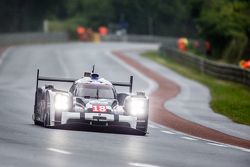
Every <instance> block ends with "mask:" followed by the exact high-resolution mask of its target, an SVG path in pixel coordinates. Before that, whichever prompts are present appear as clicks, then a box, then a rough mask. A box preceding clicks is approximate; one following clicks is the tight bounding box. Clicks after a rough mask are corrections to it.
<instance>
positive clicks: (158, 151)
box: [0, 43, 250, 167]
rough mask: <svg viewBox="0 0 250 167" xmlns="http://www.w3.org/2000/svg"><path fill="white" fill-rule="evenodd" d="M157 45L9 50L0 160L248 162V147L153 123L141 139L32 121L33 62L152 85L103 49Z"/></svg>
mask: <svg viewBox="0 0 250 167" xmlns="http://www.w3.org/2000/svg"><path fill="white" fill-rule="evenodd" d="M156 47H157V46H156V45H146V44H127V43H101V44H88V43H65V44H49V45H30V46H28V45H27V46H18V47H13V48H10V49H8V50H7V52H5V54H6V55H5V56H4V60H3V62H2V64H1V66H0V106H1V107H0V166H3V167H8V166H23V167H27V166H36V167H39V166H51V167H52V166H53V167H56V166H60V167H64V166H104V167H105V166H107V167H108V166H109V167H110V166H116V167H117V166H121V167H122V166H145V167H168V166H170V167H181V166H190V167H195V166H197V167H200V166H203V167H206V166H207V167H211V166H213V167H217V166H218V167H223V166H225V167H235V166H237V167H241V166H242V167H243V166H246V167H247V166H249V164H250V158H249V157H250V153H249V150H244V149H239V148H235V147H231V146H228V145H224V144H220V143H215V142H211V141H206V140H202V139H197V138H195V137H192V136H188V135H185V134H182V133H179V132H176V131H174V130H172V129H169V128H166V127H162V126H160V125H158V124H155V123H153V122H150V126H149V134H148V135H147V136H145V137H144V136H136V135H128V134H116V133H100V132H88V131H72V130H56V129H45V128H42V127H39V126H34V125H33V122H32V119H31V115H32V112H33V105H34V91H35V77H36V69H37V68H39V69H40V72H41V75H46V76H56V77H66V78H67V77H69V78H78V77H81V75H82V74H83V72H84V71H90V70H91V66H92V65H93V64H95V65H96V72H98V73H100V75H101V76H104V77H105V78H107V79H110V80H112V81H127V80H128V79H129V75H134V76H135V81H134V83H135V85H134V91H140V90H144V89H148V88H149V87H150V85H149V83H148V81H147V79H146V78H145V77H142V76H141V75H139V74H138V73H137V72H134V71H133V70H131V69H130V68H128V67H127V66H124V64H121V63H120V62H119V61H117V60H116V59H115V58H112V56H111V55H110V54H108V52H110V51H112V50H119V49H140V48H148V49H150V48H156ZM58 86H59V87H64V85H58ZM65 87H67V86H65ZM121 91H124V89H123V90H121Z"/></svg>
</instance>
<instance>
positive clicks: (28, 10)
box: [0, 0, 250, 62]
mask: <svg viewBox="0 0 250 167" xmlns="http://www.w3.org/2000/svg"><path fill="white" fill-rule="evenodd" d="M249 9H250V2H249V0H206V1H204V0H174V1H173V0H53V1H51V0H42V1H37V0H1V1H0V21H1V26H0V33H4V32H25V31H41V30H42V24H43V21H44V20H45V19H48V20H49V23H50V30H51V31H74V30H75V28H76V26H78V25H82V26H85V27H91V28H92V29H94V30H97V28H98V27H99V26H100V25H105V26H108V27H110V30H111V32H112V31H115V30H117V29H120V28H125V29H127V32H128V33H130V34H149V35H163V36H174V37H181V36H185V37H192V38H203V39H204V40H209V41H210V42H211V44H212V47H213V54H212V57H211V58H214V59H223V60H226V61H228V62H237V61H238V60H240V59H242V58H247V57H249V55H250V51H249V49H248V48H250V47H249V43H250V42H249V37H250V35H249V34H250V19H249V18H250V17H249V16H250V10H249Z"/></svg>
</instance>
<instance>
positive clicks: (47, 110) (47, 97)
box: [43, 93, 50, 128]
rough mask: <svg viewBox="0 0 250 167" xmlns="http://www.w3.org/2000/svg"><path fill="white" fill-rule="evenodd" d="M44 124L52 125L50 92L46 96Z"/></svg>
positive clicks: (46, 125)
mask: <svg viewBox="0 0 250 167" xmlns="http://www.w3.org/2000/svg"><path fill="white" fill-rule="evenodd" d="M43 126H44V127H46V128H47V127H49V126H50V98H49V94H48V93H47V96H46V111H45V113H44V117H43Z"/></svg>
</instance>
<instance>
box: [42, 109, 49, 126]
mask: <svg viewBox="0 0 250 167" xmlns="http://www.w3.org/2000/svg"><path fill="white" fill-rule="evenodd" d="M49 119H50V118H49V114H48V113H46V114H45V115H44V120H43V126H44V127H45V128H48V127H49V125H50V122H49Z"/></svg>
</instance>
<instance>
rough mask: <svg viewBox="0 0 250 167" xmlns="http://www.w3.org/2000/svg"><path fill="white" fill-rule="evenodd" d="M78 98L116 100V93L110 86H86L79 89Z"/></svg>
mask: <svg viewBox="0 0 250 167" xmlns="http://www.w3.org/2000/svg"><path fill="white" fill-rule="evenodd" d="M76 96H79V97H84V98H99V99H114V98H115V95H114V91H113V88H112V87H111V86H110V85H97V84H96V85H94V84H91V85H90V84H89V85H88V84H84V85H82V86H81V87H79V88H78V89H77V92H76Z"/></svg>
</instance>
